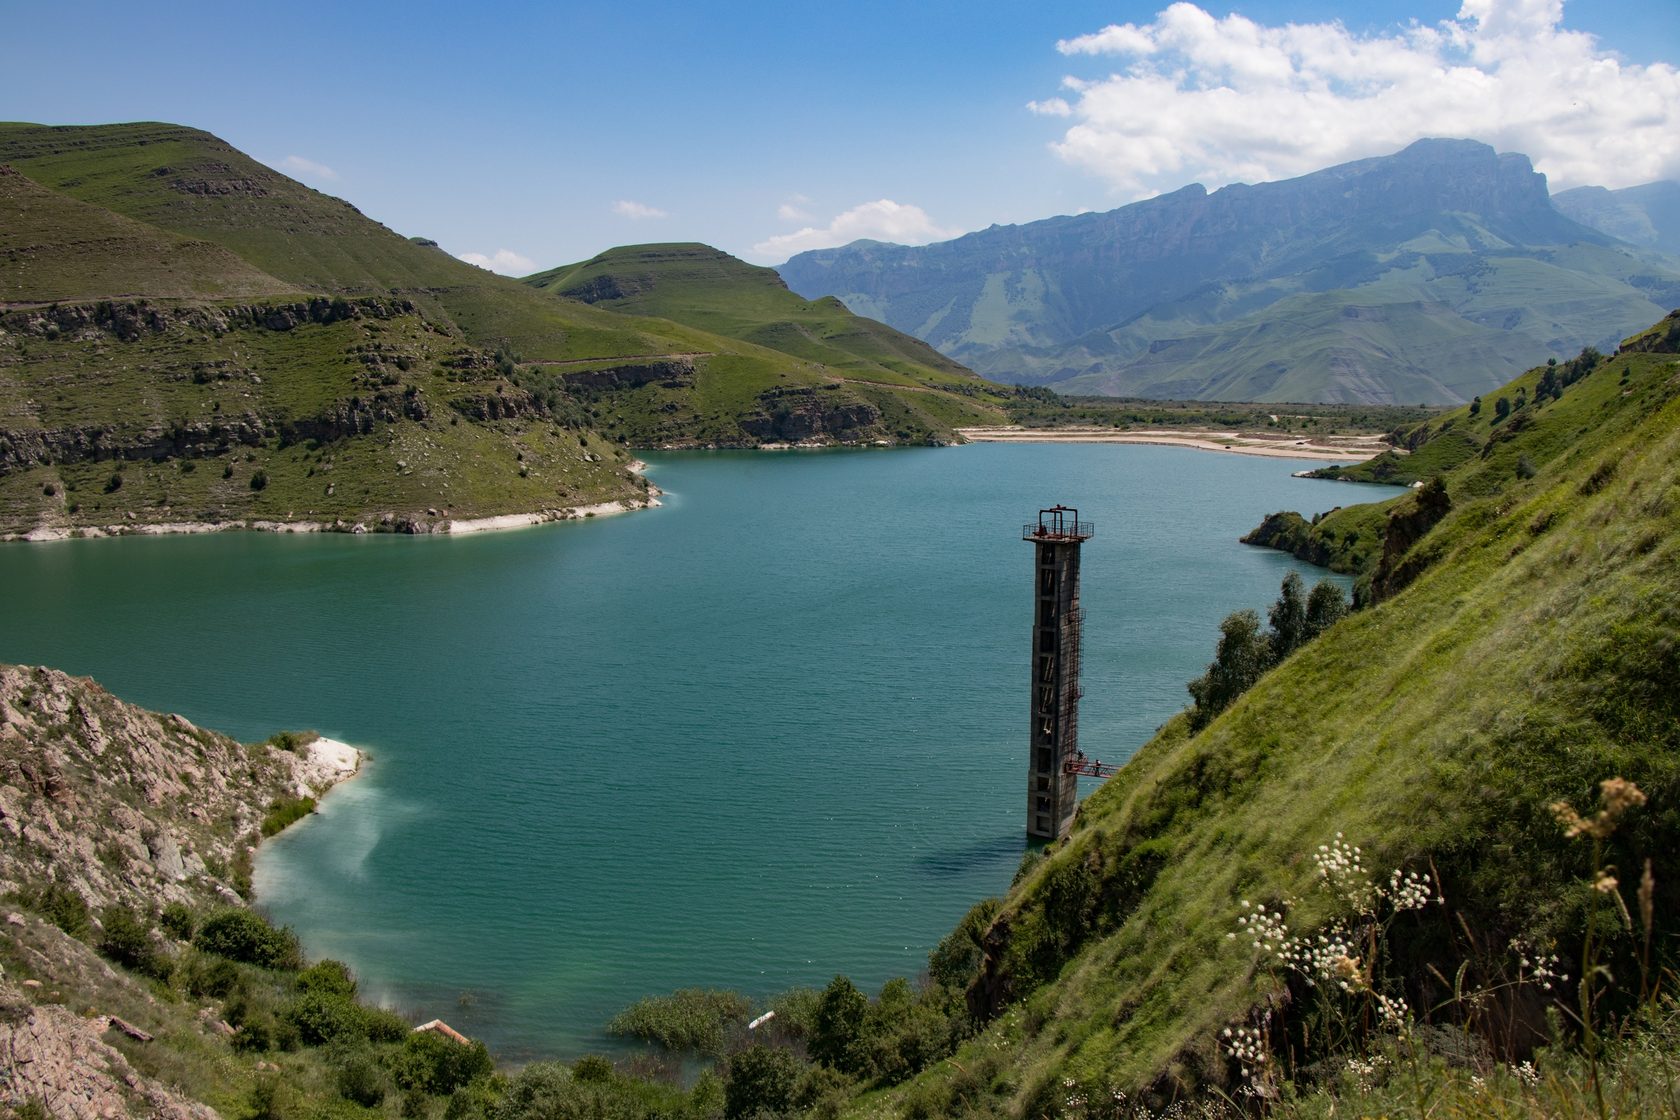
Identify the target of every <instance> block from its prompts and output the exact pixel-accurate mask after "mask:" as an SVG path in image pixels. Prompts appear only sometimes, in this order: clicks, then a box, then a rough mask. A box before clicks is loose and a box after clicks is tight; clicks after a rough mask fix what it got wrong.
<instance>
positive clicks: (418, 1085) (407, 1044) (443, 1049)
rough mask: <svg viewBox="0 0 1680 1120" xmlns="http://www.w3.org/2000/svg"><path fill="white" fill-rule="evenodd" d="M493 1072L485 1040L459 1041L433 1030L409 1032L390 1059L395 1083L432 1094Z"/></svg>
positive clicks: (441, 1092)
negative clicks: (400, 1046) (399, 1048)
mask: <svg viewBox="0 0 1680 1120" xmlns="http://www.w3.org/2000/svg"><path fill="white" fill-rule="evenodd" d="M494 1071H495V1064H494V1063H493V1062H492V1061H491V1060H490V1051H488V1050H486V1049H485V1048H484V1043H482V1042H469V1043H460V1042H456V1041H455V1040H454V1039H452V1038H446V1037H444V1036H443V1035H441V1034H436V1033H434V1032H432V1031H414V1032H411V1033H410V1034H409V1036H408V1038H407V1039H405V1040H404V1041H403V1045H402V1049H401V1050H400V1051H399V1052H398V1053H397V1054H396V1055H394V1056H393V1058H392V1059H391V1072H392V1073H393V1074H394V1075H395V1076H396V1079H397V1084H398V1085H400V1086H402V1087H403V1088H404V1089H409V1090H419V1091H421V1092H424V1093H431V1094H432V1095H434V1096H443V1095H446V1094H449V1093H453V1092H454V1091H455V1090H457V1089H459V1088H461V1087H462V1086H463V1085H466V1084H469V1083H470V1082H473V1081H476V1080H477V1079H479V1078H480V1077H488V1076H489V1075H490V1074H491V1073H492V1072H494Z"/></svg>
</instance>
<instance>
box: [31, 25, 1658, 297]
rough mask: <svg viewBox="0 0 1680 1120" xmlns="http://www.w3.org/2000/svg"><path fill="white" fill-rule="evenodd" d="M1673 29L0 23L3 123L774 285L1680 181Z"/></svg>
mask: <svg viewBox="0 0 1680 1120" xmlns="http://www.w3.org/2000/svg"><path fill="white" fill-rule="evenodd" d="M1673 16H1674V10H1673V4H1672V0H1626V2H1621V3H1614V4H1612V3H1608V2H1600V3H1588V2H1585V0H1574V2H1571V3H1569V4H1568V5H1567V6H1562V5H1560V4H1559V3H1558V0H1465V3H1464V5H1463V8H1462V10H1461V8H1460V6H1459V4H1456V3H1444V4H1443V3H1436V2H1424V0H1419V2H1414V3H1404V4H1403V3H1393V2H1389V0H1379V2H1376V3H1368V4H1363V5H1359V6H1358V7H1357V9H1355V8H1354V6H1351V5H1345V4H1333V3H1324V2H1320V0H1297V2H1281V0H1269V2H1265V3H1242V4H1240V5H1234V6H1233V5H1229V4H1226V5H1221V4H1214V3H1204V4H1202V5H1201V7H1200V8H1197V7H1195V6H1193V5H1190V4H1179V5H1176V6H1172V7H1169V5H1168V4H1167V3H1165V2H1162V0H1156V2H1154V3H1131V2H1117V3H1116V2H1111V3H1091V2H1086V0H1068V2H1058V3H1051V4H1045V3H1031V2H1024V3H1019V4H1016V3H983V2H971V3H967V4H954V3H944V2H926V3H840V2H835V3H826V4H820V5H793V4H787V3H758V2H743V3H730V4H723V3H703V2H698V0H695V2H690V3H641V4H636V3H623V4H617V5H612V6H603V5H598V4H588V5H584V4H572V3H553V4H495V3H486V4H482V5H479V6H478V7H477V8H476V9H472V8H469V7H468V6H466V5H446V4H433V3H410V4H405V5H400V6H399V5H382V4H361V5H342V6H339V5H330V4H328V5H317V6H310V7H304V6H283V7H282V6H255V5H227V4H188V3H180V4H163V5H158V6H152V7H146V8H137V7H135V6H133V5H123V6H117V5H98V4H78V3H74V2H70V3H61V4H58V5H55V6H51V7H50V8H49V7H48V6H46V5H33V4H32V5H23V4H17V3H11V2H10V0H5V2H3V3H0V17H3V20H0V26H3V27H4V28H5V30H4V31H3V32H0V35H3V36H4V39H5V50H4V52H3V53H4V57H5V62H4V65H0V117H3V118H8V119H13V120H29V121H41V122H49V123H96V122H105V121H117V120H168V121H176V122H179V123H183V124H190V125H194V126H197V127H200V128H204V129H207V130H209V131H211V132H214V133H216V134H217V135H219V136H221V137H223V138H224V139H226V140H228V141H229V142H231V143H233V144H234V145H235V146H237V147H239V148H241V149H243V150H244V151H246V152H248V153H250V154H251V155H253V156H255V157H256V158H258V159H260V160H262V161H264V162H265V163H268V164H271V165H273V166H276V167H279V168H281V169H282V170H285V171H287V172H288V173H290V174H292V175H294V176H296V177H297V178H299V179H301V180H303V181H304V182H307V183H309V184H310V185H312V186H315V187H318V188H320V189H322V190H324V191H327V192H329V193H332V194H336V195H340V196H342V197H344V198H347V199H349V200H350V201H351V202H353V203H355V204H356V205H357V206H358V207H359V208H361V210H362V211H363V212H364V213H366V214H368V215H369V216H370V217H373V218H376V219H378V220H379V221H382V222H384V223H385V224H387V225H389V226H391V227H392V228H393V229H395V230H397V231H398V232H400V233H403V234H409V235H422V236H428V237H432V238H435V239H437V240H438V241H439V242H441V243H442V244H443V246H444V247H445V248H446V249H448V250H449V251H451V252H454V253H457V254H472V255H474V259H476V260H478V261H480V262H481V263H496V264H498V265H499V266H500V267H501V268H502V269H503V270H504V271H513V272H522V271H530V270H532V269H534V268H546V267H550V266H553V265H556V264H560V263H564V262H567V261H572V260H578V259H582V258H585V257H588V256H591V255H593V254H594V253H596V252H599V251H600V250H602V249H604V248H607V247H609V246H611V245H615V244H626V243H633V242H641V241H668V240H684V241H687V240H693V241H706V242H709V243H711V244H714V245H717V246H719V247H720V248H724V249H726V250H729V251H730V252H734V253H737V254H739V255H741V256H744V257H746V258H748V259H751V260H755V261H759V262H763V263H777V262H779V261H781V260H783V259H785V258H786V257H787V256H789V255H790V254H791V253H792V252H794V251H797V250H799V249H801V248H809V247H814V246H816V245H820V244H826V243H839V242H840V241H843V240H849V239H851V238H852V237H855V236H879V237H884V238H886V239H890V240H902V241H925V240H931V239H937V238H940V237H944V236H950V235H953V234H955V233H958V232H962V231H967V230H972V229H979V228H983V227H985V226H987V225H990V224H992V223H994V222H1002V223H1010V222H1022V221H1030V220H1033V219H1036V218H1042V217H1048V216H1050V215H1053V214H1059V213H1072V212H1075V211H1078V210H1082V209H1109V208H1112V207H1114V206H1118V205H1121V204H1123V203H1125V202H1128V201H1131V200H1134V199H1136V198H1139V197H1145V196H1147V195H1149V194H1152V193H1157V192H1159V191H1163V190H1171V189H1175V188H1177V187H1179V186H1182V185H1184V184H1185V183H1188V182H1191V181H1201V182H1203V183H1205V184H1207V185H1208V186H1209V187H1210V188H1213V187H1217V186H1219V185H1222V184H1223V183H1225V182H1230V181H1257V180H1261V179H1267V178H1281V177H1287V176H1289V175H1294V174H1301V173H1304V172H1305V171H1309V170H1313V169H1315V168H1317V167H1320V166H1325V165H1328V164H1330V163H1335V162H1340V161H1342V160H1345V159H1351V158H1359V157H1362V156H1367V155H1373V154H1381V153H1382V152H1386V151H1392V150H1396V149H1398V148H1399V147H1402V146H1404V143H1405V142H1408V141H1409V140H1410V139H1414V138H1416V136H1418V135H1477V137H1478V138H1480V139H1484V140H1487V141H1488V142H1490V143H1493V144H1495V145H1496V146H1498V147H1500V148H1501V149H1502V150H1523V151H1526V152H1528V154H1530V155H1532V156H1534V157H1535V159H1536V162H1537V164H1539V166H1540V168H1541V170H1544V171H1547V172H1548V174H1549V175H1550V177H1551V179H1552V181H1553V185H1554V188H1559V187H1566V186H1573V185H1579V184H1580V183H1583V182H1596V183H1603V184H1605V185H1609V186H1627V185H1631V184H1632V183H1635V182H1644V181H1648V180H1650V179H1654V178H1659V177H1680V71H1677V70H1676V68H1675V66H1676V63H1680V30H1677V28H1676V26H1675V25H1676V23H1677V22H1680V21H1676V20H1675V19H1674V18H1673ZM1335 21H1339V22H1335ZM1111 27H1113V28H1116V29H1117V30H1115V31H1112V32H1107V33H1105V32H1104V29H1105V28H1111ZM1455 36H1456V38H1455ZM1448 72H1450V74H1451V77H1450V79H1443V78H1442V77H1441V75H1442V74H1444V73H1448ZM1067 79H1072V82H1071V84H1070V83H1069V82H1067V81H1066V80H1067ZM498 253H499V254H501V255H500V256H499V257H498V256H497V254H498Z"/></svg>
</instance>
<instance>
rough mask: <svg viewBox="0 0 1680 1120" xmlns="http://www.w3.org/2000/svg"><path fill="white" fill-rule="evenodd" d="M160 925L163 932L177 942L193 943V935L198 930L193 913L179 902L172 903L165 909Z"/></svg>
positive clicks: (159, 920) (159, 921)
mask: <svg viewBox="0 0 1680 1120" xmlns="http://www.w3.org/2000/svg"><path fill="white" fill-rule="evenodd" d="M158 924H159V925H161V926H162V927H163V932H165V933H167V934H168V935H169V936H171V937H173V938H174V939H175V940H177V941H191V940H192V935H193V933H194V932H195V931H196V930H197V929H198V922H197V920H196V919H195V918H194V917H193V912H192V911H191V910H189V909H188V908H187V907H186V906H185V905H183V904H182V903H179V902H171V903H169V904H168V905H167V906H165V907H164V908H163V914H162V916H161V917H160V918H159V919H158Z"/></svg>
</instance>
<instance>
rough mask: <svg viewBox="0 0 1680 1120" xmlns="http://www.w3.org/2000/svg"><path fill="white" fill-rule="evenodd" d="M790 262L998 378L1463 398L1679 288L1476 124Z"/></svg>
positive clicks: (807, 290)
mask: <svg viewBox="0 0 1680 1120" xmlns="http://www.w3.org/2000/svg"><path fill="white" fill-rule="evenodd" d="M780 271H781V273H782V275H783V277H784V278H785V279H786V280H787V281H788V283H789V285H790V286H791V287H792V288H793V289H794V290H795V291H797V292H799V293H801V294H803V295H805V296H807V297H816V296H819V295H834V296H837V297H839V298H840V299H841V300H843V301H844V302H845V303H846V304H847V306H849V307H851V308H852V309H853V310H855V311H858V312H859V313H862V314H867V315H873V316H875V317H877V318H880V319H882V320H883V321H885V322H887V323H889V324H890V325H892V326H895V327H897V328H898V329H900V330H903V331H907V332H909V333H911V334H914V335H916V336H917V337H919V338H922V339H924V340H926V341H927V342H929V343H931V344H932V345H933V346H935V347H937V348H938V349H939V350H940V351H942V352H943V353H945V354H948V355H950V356H951V357H953V358H956V359H957V360H959V361H963V362H965V363H967V364H968V365H970V366H972V367H973V368H974V369H976V370H978V371H979V372H980V373H982V374H984V375H986V376H991V377H996V378H999V379H1002V380H1008V381H1016V382H1021V383H1046V384H1050V385H1052V386H1054V387H1056V388H1058V389H1061V390H1063V391H1080V392H1106V393H1116V394H1120V395H1130V396H1154V397H1171V398H1196V399H1216V400H1266V401H1287V400H1297V401H1304V400H1314V401H1366V402H1394V401H1419V400H1423V401H1428V402H1431V403H1459V402H1461V401H1464V400H1468V399H1469V398H1470V396H1472V395H1474V394H1475V393H1476V392H1480V391H1481V390H1483V389H1486V388H1490V387H1492V386H1494V385H1497V384H1499V383H1500V382H1501V381H1503V380H1505V379H1506V378H1508V377H1510V376H1511V375H1513V374H1514V373H1516V372H1517V371H1519V370H1520V369H1522V368H1524V367H1525V366H1527V365H1529V364H1532V363H1533V362H1536V361H1543V360H1545V358H1546V357H1547V356H1548V355H1551V356H1557V357H1563V356H1566V355H1567V354H1570V353H1573V352H1574V351H1575V350H1578V349H1579V348H1580V347H1581V346H1583V345H1586V344H1589V343H1590V344H1595V345H1600V346H1605V347H1608V346H1611V345H1614V343H1615V341H1616V340H1617V339H1619V338H1620V337H1622V336H1623V335H1625V334H1628V333H1631V332H1632V331H1633V330H1636V329H1638V328H1639V327H1640V326H1642V325H1645V324H1648V323H1650V322H1651V321H1652V320H1654V319H1656V318H1658V317H1660V316H1661V315H1662V314H1663V313H1664V312H1665V311H1666V310H1668V309H1669V307H1671V306H1672V305H1673V303H1674V302H1677V301H1680V298H1677V297H1680V269H1676V268H1675V267H1674V266H1673V263H1672V262H1666V261H1664V260H1663V259H1660V258H1654V257H1652V256H1651V255H1650V254H1649V253H1643V254H1642V253H1641V251H1639V250H1636V249H1634V248H1632V247H1630V246H1627V245H1625V244H1623V243H1621V242H1617V241H1615V240H1614V239H1613V238H1611V237H1609V236H1607V235H1606V234H1604V233H1601V232H1599V231H1598V230H1595V229H1590V228H1588V227H1587V226H1584V225H1581V224H1579V223H1577V222H1575V221H1572V220H1570V219H1569V218H1568V217H1565V216H1564V215H1563V214H1561V213H1559V212H1558V211H1557V209H1555V208H1554V207H1553V206H1552V205H1551V201H1550V199H1549V198H1548V196H1547V191H1546V184H1545V179H1544V177H1543V176H1541V175H1538V174H1536V173H1535V172H1534V170H1533V167H1532V165H1531V164H1530V163H1529V161H1528V159H1527V157H1525V156H1521V155H1516V154H1497V153H1495V152H1494V151H1493V149H1491V148H1489V147H1487V146H1486V145H1483V144H1479V143H1476V142H1473V141H1467V140H1423V141H1419V142H1417V143H1415V144H1413V145H1411V146H1410V147H1408V148H1406V149H1405V150H1403V151H1401V152H1399V153H1397V154H1395V155H1392V156H1385V157H1378V158H1373V159H1366V160H1360V161H1357V162H1354V163H1349V164H1344V165H1341V166H1338V167H1332V168H1329V169H1327V170H1324V171H1320V172H1316V173H1314V174H1311V175H1306V176H1303V177H1301V178H1297V179H1291V180H1286V181H1281V182H1274V183H1263V184H1259V185H1253V186H1249V185H1240V184H1239V185H1233V186H1229V187H1225V188H1223V189H1221V190H1218V191H1216V192H1214V193H1212V194H1209V193H1207V192H1206V191H1205V190H1204V189H1203V188H1202V187H1201V186H1199V185H1191V186H1188V187H1185V188H1183V189H1181V190H1179V191H1176V192H1173V193H1171V194H1167V195H1163V196H1161V197H1158V198H1154V199H1149V200H1147V201H1143V202H1138V203H1134V204H1132V205H1129V206H1125V207H1121V208H1120V209H1118V210H1113V211H1109V212H1107V213H1100V214H1083V215H1077V216H1072V217H1057V218H1050V219H1046V220H1044V221H1039V222H1033V223H1029V224H1026V225H1020V226H993V227H991V228H990V229H987V230H982V231H980V232H977V233H972V234H968V235H966V236H964V237H960V238H957V239H955V240H953V241H948V242H943V243H939V244H935V245H928V246H921V247H909V246H901V245H887V244H882V243H880V242H857V243H854V244H852V245H848V246H844V247H841V248H837V249H824V250H817V251H813V252H808V253H802V254H799V255H798V256H796V257H794V258H793V259H792V260H790V261H788V262H787V263H786V264H784V265H783V266H781V269H780ZM1524 277H1526V278H1527V280H1526V281H1525V280H1524V279H1523V278H1524ZM1538 277H1543V279H1541V280H1539V282H1538V283H1536V282H1535V280H1536V278H1538ZM1581 301H1584V302H1585V306H1590V307H1592V309H1593V310H1592V311H1591V312H1590V313H1587V314H1583V313H1582V304H1581Z"/></svg>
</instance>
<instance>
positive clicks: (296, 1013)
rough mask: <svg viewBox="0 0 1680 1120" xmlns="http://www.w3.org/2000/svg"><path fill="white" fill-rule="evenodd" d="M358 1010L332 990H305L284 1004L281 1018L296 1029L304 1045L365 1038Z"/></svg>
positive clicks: (344, 997) (321, 1044)
mask: <svg viewBox="0 0 1680 1120" xmlns="http://www.w3.org/2000/svg"><path fill="white" fill-rule="evenodd" d="M361 1012H362V1009H361V1008H359V1007H357V1006H356V1003H355V1001H354V1000H352V999H350V998H349V997H348V996H344V995H340V994H338V993H336V992H306V993H305V994H303V995H301V996H299V997H298V998H297V999H295V1000H293V1001H292V1002H291V1003H289V1004H287V1005H286V1008H285V1010H284V1011H282V1012H281V1017H282V1018H283V1019H285V1020H286V1022H288V1023H290V1024H291V1025H292V1026H293V1027H295V1028H296V1029H297V1033H298V1039H299V1040H300V1041H301V1042H302V1043H303V1044H304V1045H305V1046H323V1045H325V1044H327V1043H329V1042H348V1041H352V1040H355V1039H360V1038H365V1037H366V1035H365V1034H364V1033H363V1030H362V1013H361Z"/></svg>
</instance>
